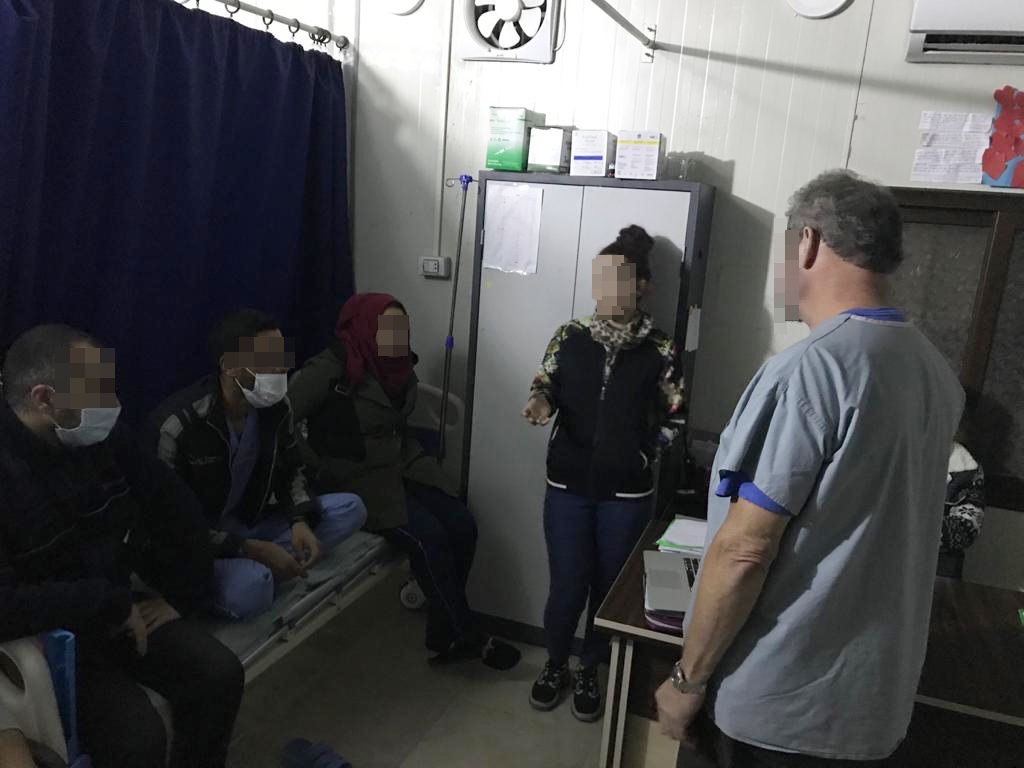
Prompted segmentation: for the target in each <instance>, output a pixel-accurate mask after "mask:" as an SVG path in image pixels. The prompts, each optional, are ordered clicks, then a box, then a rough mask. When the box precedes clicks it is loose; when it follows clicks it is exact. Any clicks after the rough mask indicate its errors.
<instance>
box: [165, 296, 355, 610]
mask: <svg viewBox="0 0 1024 768" xmlns="http://www.w3.org/2000/svg"><path fill="white" fill-rule="evenodd" d="M210 351H211V353H212V357H213V360H214V361H215V362H216V364H217V367H218V373H217V374H215V375H211V376H207V377H205V378H203V379H201V380H200V381H199V382H197V383H196V384H193V385H192V386H191V387H188V388H187V389H185V390H182V391H181V392H178V393H177V394H175V395H172V396H171V397H170V398H168V399H167V400H166V401H165V402H164V404H163V405H162V406H161V407H160V408H159V409H158V410H157V412H156V414H155V415H154V417H153V425H154V427H155V429H156V431H158V433H159V435H158V437H157V438H156V443H157V446H156V450H157V455H158V456H159V458H160V459H161V460H162V461H164V462H165V463H166V464H168V465H169V466H171V467H173V468H174V469H175V471H176V472H177V473H178V474H179V475H180V476H181V477H182V478H183V479H184V480H185V482H186V483H188V485H189V486H191V488H192V490H193V491H195V493H196V495H197V496H198V497H199V500H200V502H201V503H202V505H203V508H204V511H205V513H206V520H207V523H208V524H209V528H210V537H209V538H210V546H211V548H212V550H213V554H214V557H215V562H214V607H215V609H216V610H217V611H218V612H219V613H222V614H224V615H226V616H228V617H230V618H236V619H244V618H247V617H249V616H253V615H256V614H258V613H260V612H262V611H264V610H266V609H267V608H269V607H270V604H271V603H272V602H273V599H274V583H275V581H278V582H281V581H287V580H289V579H293V578H295V577H297V576H305V575H306V573H307V570H308V569H309V568H310V567H311V566H312V565H313V564H314V563H315V562H316V561H317V560H318V559H319V558H320V556H321V555H322V553H324V552H325V551H326V550H329V549H331V548H333V547H334V546H336V545H337V544H339V543H340V542H342V541H344V540H345V539H346V538H348V537H349V536H351V535H352V534H353V533H354V532H355V531H357V530H359V528H361V527H362V525H363V523H364V522H366V508H365V507H364V506H363V503H362V501H361V500H360V499H359V497H358V496H355V495H353V494H350V493H331V494H326V495H323V496H320V497H316V498H313V497H311V496H310V494H309V491H308V488H307V484H306V477H305V472H304V468H303V465H302V460H301V458H300V455H299V450H298V446H297V444H296V441H295V431H294V426H293V422H292V411H291V406H290V404H289V402H288V399H287V398H286V397H285V393H286V391H287V389H288V379H287V376H288V373H287V372H288V368H290V367H291V365H292V360H291V355H290V352H289V351H288V345H287V343H286V341H285V339H284V337H283V336H282V335H281V331H280V329H279V328H278V325H277V323H276V321H275V320H274V319H273V318H271V317H270V316H269V315H267V314H265V313H263V312H260V311H259V310H255V309H245V310H242V311H240V312H236V313H234V314H232V315H230V316H229V317H227V318H225V319H224V320H223V321H222V322H221V323H220V324H219V325H218V326H217V328H216V329H215V330H214V331H213V333H212V334H211V336H210Z"/></svg>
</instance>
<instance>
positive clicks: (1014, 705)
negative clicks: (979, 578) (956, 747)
mask: <svg viewBox="0 0 1024 768" xmlns="http://www.w3.org/2000/svg"><path fill="white" fill-rule="evenodd" d="M1022 608H1024V592H1014V591H1012V590H1009V589H997V588H996V587H986V586H984V585H982V584H969V583H966V582H962V581H957V580H956V579H946V578H942V577H939V578H937V579H936V580H935V597H934V601H933V603H932V621H931V628H930V629H929V634H928V655H927V657H926V658H925V662H924V668H923V669H922V671H921V682H920V684H919V685H918V689H917V692H918V696H917V701H918V702H920V703H922V704H928V705H929V706H933V707H940V708H942V709H949V710H952V711H954V712H960V713H962V714H966V715H973V716H975V717H983V718H986V719H988V720H996V721H999V722H1002V723H1007V724H1009V725H1015V726H1017V727H1021V728H1024V627H1022V626H1021V623H1020V620H1019V619H1018V618H1017V612H1018V611H1019V610H1020V609H1022Z"/></svg>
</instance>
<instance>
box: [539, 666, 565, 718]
mask: <svg viewBox="0 0 1024 768" xmlns="http://www.w3.org/2000/svg"><path fill="white" fill-rule="evenodd" d="M568 687H569V667H568V665H566V664H563V665H562V666H560V667H556V666H555V665H554V664H552V663H551V662H550V661H549V662H548V663H547V664H545V665H544V669H542V670H541V672H540V676H539V677H538V678H537V682H535V683H534V684H533V690H532V691H530V706H531V707H533V708H534V709H539V710H540V711H541V712H550V711H551V710H552V709H554V708H555V707H557V706H558V705H559V703H561V701H562V696H563V695H564V694H565V691H566V689H568Z"/></svg>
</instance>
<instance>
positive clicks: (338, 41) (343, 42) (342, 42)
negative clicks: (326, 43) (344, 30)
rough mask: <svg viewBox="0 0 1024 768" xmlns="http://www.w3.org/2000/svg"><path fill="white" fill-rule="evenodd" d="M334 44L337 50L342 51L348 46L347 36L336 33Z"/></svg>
mask: <svg viewBox="0 0 1024 768" xmlns="http://www.w3.org/2000/svg"><path fill="white" fill-rule="evenodd" d="M334 44H335V45H336V46H337V47H338V50H339V51H344V50H345V49H346V48H348V38H347V37H345V36H344V35H338V37H336V38H334Z"/></svg>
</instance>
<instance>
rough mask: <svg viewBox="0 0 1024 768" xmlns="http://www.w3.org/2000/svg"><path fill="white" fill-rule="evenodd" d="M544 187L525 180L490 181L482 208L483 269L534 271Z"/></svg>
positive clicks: (535, 269)
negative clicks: (519, 182)
mask: <svg viewBox="0 0 1024 768" xmlns="http://www.w3.org/2000/svg"><path fill="white" fill-rule="evenodd" d="M543 209H544V190H543V189H541V188H540V187H531V186H529V185H527V184H491V185H489V186H488V187H487V203H486V207H485V208H484V254H483V265H484V269H497V270H499V271H501V272H509V273H512V274H516V275H535V274H537V255H538V253H539V251H540V217H541V212H542V211H543Z"/></svg>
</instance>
